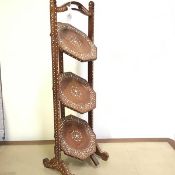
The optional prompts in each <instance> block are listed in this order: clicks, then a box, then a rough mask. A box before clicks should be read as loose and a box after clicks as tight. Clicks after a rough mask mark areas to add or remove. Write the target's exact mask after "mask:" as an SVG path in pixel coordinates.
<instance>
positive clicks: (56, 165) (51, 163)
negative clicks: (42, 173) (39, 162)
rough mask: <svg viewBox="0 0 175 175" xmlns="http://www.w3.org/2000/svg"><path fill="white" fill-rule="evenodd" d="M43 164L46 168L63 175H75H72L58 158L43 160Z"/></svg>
mask: <svg viewBox="0 0 175 175" xmlns="http://www.w3.org/2000/svg"><path fill="white" fill-rule="evenodd" d="M43 164H44V166H45V167H46V168H52V169H55V170H57V171H59V172H60V173H61V174H62V175H74V174H71V173H70V171H69V169H68V167H67V166H66V164H65V163H64V161H63V160H60V161H58V160H57V159H56V158H53V159H51V160H49V159H48V158H45V159H43Z"/></svg>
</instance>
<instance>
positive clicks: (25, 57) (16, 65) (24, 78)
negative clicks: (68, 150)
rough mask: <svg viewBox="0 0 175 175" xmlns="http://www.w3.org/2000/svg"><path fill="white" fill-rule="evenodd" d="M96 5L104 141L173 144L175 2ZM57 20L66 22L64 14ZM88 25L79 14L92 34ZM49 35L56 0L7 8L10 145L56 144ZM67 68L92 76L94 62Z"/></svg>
mask: <svg viewBox="0 0 175 175" xmlns="http://www.w3.org/2000/svg"><path fill="white" fill-rule="evenodd" d="M64 2H66V1H63V0H60V1H58V4H59V5H61V4H62V3H64ZM80 2H82V3H83V4H85V5H86V6H87V5H88V1H85V0H80ZM95 5H96V6H95V43H96V45H97V46H98V60H97V61H95V73H94V79H95V82H94V85H95V87H94V89H95V90H96V92H97V108H96V109H95V111H94V121H95V123H94V128H95V131H96V134H97V137H98V138H125V137H127V138H129V137H170V138H174V137H175V128H174V121H175V119H174V116H175V108H174V107H175V2H174V1H173V0H147V1H142V0H133V1H130V0H123V1H119V0H117V1H112V0H108V1H106V2H105V1H100V0H95ZM58 18H59V20H61V21H64V19H65V15H64V14H62V15H60V16H59V17H58ZM86 19H87V18H86V17H84V16H82V15H81V14H79V13H78V12H75V13H73V19H72V23H73V25H75V26H78V27H79V28H80V29H81V30H84V31H85V32H87V20H86ZM49 33H50V23H49V0H28V1H27V0H26V1H23V0H13V1H10V0H6V1H0V59H1V63H2V81H3V95H4V103H5V105H4V106H5V113H6V122H5V123H6V130H7V132H6V133H7V138H6V139H7V140H37V139H53V109H52V108H53V107H52V85H51V81H52V80H51V50H50V37H49ZM65 61H66V71H73V72H76V73H77V74H81V75H82V76H83V77H86V73H87V69H86V66H87V63H82V64H81V65H82V67H80V64H78V62H77V61H75V60H74V59H72V58H69V57H66V58H65Z"/></svg>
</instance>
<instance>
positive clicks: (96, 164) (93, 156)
mask: <svg viewBox="0 0 175 175" xmlns="http://www.w3.org/2000/svg"><path fill="white" fill-rule="evenodd" d="M90 158H91V160H92V161H93V163H94V164H95V166H98V165H99V161H98V160H97V158H96V157H95V154H92V155H91V156H90Z"/></svg>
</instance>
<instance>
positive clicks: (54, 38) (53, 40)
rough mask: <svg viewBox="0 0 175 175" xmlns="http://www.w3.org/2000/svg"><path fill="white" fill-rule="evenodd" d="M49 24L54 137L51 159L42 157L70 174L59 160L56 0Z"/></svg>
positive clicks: (59, 57) (60, 68) (60, 61)
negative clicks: (52, 156) (53, 155)
mask: <svg viewBox="0 0 175 175" xmlns="http://www.w3.org/2000/svg"><path fill="white" fill-rule="evenodd" d="M50 26H51V34H50V35H51V48H52V79H53V82H52V83H53V106H54V137H55V146H54V153H55V157H54V158H53V159H50V160H49V159H48V158H45V159H43V164H44V166H45V167H46V168H53V169H56V170H58V171H60V172H61V173H62V174H63V175H71V173H70V171H69V169H68V167H67V166H66V165H65V163H64V162H63V161H62V160H61V144H60V127H61V116H60V114H61V113H62V110H63V107H61V103H60V101H59V99H58V93H59V85H58V76H59V74H60V72H63V57H62V52H61V50H60V49H59V47H58V40H57V38H58V32H57V5H56V0H50Z"/></svg>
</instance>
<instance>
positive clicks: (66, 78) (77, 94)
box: [59, 72, 96, 114]
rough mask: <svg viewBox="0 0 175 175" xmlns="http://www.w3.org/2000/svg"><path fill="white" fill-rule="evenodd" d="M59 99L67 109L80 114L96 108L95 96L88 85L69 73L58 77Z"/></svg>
mask: <svg viewBox="0 0 175 175" xmlns="http://www.w3.org/2000/svg"><path fill="white" fill-rule="evenodd" d="M59 89H60V93H59V98H60V100H61V102H62V103H63V104H64V105H65V106H66V107H68V108H70V109H72V110H74V111H77V112H79V113H81V114H83V113H85V112H89V111H91V110H93V109H94V108H95V107H96V94H95V91H94V90H93V89H92V88H91V86H90V85H89V83H88V82H87V81H86V80H85V79H83V78H81V77H79V76H77V75H75V74H73V73H71V72H66V73H63V74H60V75H59Z"/></svg>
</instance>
